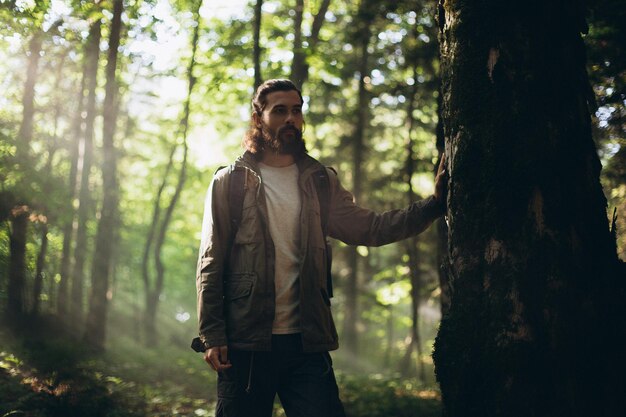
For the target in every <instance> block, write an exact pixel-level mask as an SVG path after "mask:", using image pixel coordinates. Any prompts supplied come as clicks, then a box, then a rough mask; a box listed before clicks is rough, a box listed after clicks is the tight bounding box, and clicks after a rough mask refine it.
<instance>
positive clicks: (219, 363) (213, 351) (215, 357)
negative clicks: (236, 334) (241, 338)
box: [204, 346, 232, 372]
mask: <svg viewBox="0 0 626 417" xmlns="http://www.w3.org/2000/svg"><path fill="white" fill-rule="evenodd" d="M204 360H205V361H206V363H208V364H209V365H210V366H211V368H213V370H214V371H217V372H221V371H223V370H224V369H228V368H230V367H231V366H232V365H231V363H230V362H228V347H227V346H219V347H218V346H216V347H212V348H209V350H207V351H206V352H205V353H204Z"/></svg>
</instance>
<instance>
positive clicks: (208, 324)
mask: <svg viewBox="0 0 626 417" xmlns="http://www.w3.org/2000/svg"><path fill="white" fill-rule="evenodd" d="M227 171H228V170H227V169H222V170H220V171H218V172H217V173H216V175H215V177H214V178H213V181H212V182H211V185H210V186H209V190H208V192H207V195H206V200H205V207H204V218H203V221H202V238H201V243H200V253H199V256H198V266H197V271H196V290H197V295H198V324H199V336H200V340H201V341H202V342H203V343H204V345H205V347H207V348H209V347H213V346H223V345H226V344H227V340H226V328H225V322H224V299H223V291H224V280H223V275H224V262H225V256H226V252H227V245H228V241H229V235H230V216H229V212H228V176H227V174H226V173H227Z"/></svg>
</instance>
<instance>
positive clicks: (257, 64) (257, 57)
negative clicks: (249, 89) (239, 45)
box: [253, 0, 263, 91]
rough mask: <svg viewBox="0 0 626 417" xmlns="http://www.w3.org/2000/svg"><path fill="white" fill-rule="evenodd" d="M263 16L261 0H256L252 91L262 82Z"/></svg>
mask: <svg viewBox="0 0 626 417" xmlns="http://www.w3.org/2000/svg"><path fill="white" fill-rule="evenodd" d="M262 16H263V0H257V1H256V5H255V6H254V36H253V38H254V47H253V60H254V91H256V89H257V87H258V86H260V85H261V84H262V83H263V77H262V76H261V18H262Z"/></svg>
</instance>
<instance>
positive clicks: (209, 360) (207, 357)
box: [204, 349, 217, 371]
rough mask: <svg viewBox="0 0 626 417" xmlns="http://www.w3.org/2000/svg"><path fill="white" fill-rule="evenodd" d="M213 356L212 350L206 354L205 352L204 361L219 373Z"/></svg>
mask: <svg viewBox="0 0 626 417" xmlns="http://www.w3.org/2000/svg"><path fill="white" fill-rule="evenodd" d="M211 354H212V349H209V350H207V351H206V352H204V361H205V362H206V363H208V364H209V365H210V366H211V368H213V370H214V371H217V368H216V367H215V364H214V363H213V358H212V355H211Z"/></svg>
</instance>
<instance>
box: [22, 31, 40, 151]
mask: <svg viewBox="0 0 626 417" xmlns="http://www.w3.org/2000/svg"><path fill="white" fill-rule="evenodd" d="M42 41H43V31H42V30H41V29H38V30H37V33H35V34H34V35H33V36H32V38H31V39H30V42H29V44H28V50H29V54H30V55H29V58H28V66H27V68H26V82H25V84H24V92H23V95H22V109H23V110H22V122H21V124H20V130H19V133H18V138H19V140H18V146H17V147H18V156H21V157H25V155H26V154H28V152H29V148H30V142H31V141H32V139H33V120H34V116H35V85H36V84H37V78H38V72H39V71H38V67H39V58H40V53H41V46H42Z"/></svg>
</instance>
